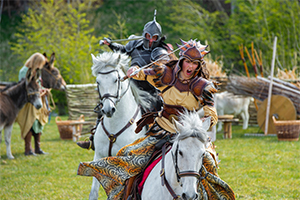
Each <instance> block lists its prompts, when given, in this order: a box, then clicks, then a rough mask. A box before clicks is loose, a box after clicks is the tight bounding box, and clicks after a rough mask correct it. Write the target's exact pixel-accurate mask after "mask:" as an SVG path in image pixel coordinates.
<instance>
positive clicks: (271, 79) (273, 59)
mask: <svg viewBox="0 0 300 200" xmlns="http://www.w3.org/2000/svg"><path fill="white" fill-rule="evenodd" d="M276 44H277V37H276V36H275V38H274V45H273V58H272V65H271V78H270V85H269V94H268V104H267V113H266V120H265V135H267V134H268V127H269V115H270V103H271V98H272V86H273V74H274V65H275V56H276Z"/></svg>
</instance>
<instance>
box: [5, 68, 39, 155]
mask: <svg viewBox="0 0 300 200" xmlns="http://www.w3.org/2000/svg"><path fill="white" fill-rule="evenodd" d="M31 74H32V71H31V69H28V71H27V73H26V78H25V79H22V80H21V81H19V82H18V83H13V84H11V85H8V86H7V87H6V88H4V89H3V90H1V91H0V142H1V141H2V135H1V133H2V130H4V137H5V144H6V155H7V157H8V158H9V159H14V157H13V155H12V153H11V146H10V143H11V131H12V127H13V123H14V121H15V119H16V117H17V115H18V113H19V111H20V110H21V109H22V108H23V106H24V105H25V104H26V103H27V102H30V103H31V104H33V105H34V107H36V108H37V109H40V108H41V107H42V100H41V96H40V92H39V88H40V87H39V85H38V83H37V79H38V78H39V75H40V69H37V73H36V75H35V76H33V77H32V78H31ZM0 157H1V156H0Z"/></svg>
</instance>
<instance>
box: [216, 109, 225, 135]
mask: <svg viewBox="0 0 300 200" xmlns="http://www.w3.org/2000/svg"><path fill="white" fill-rule="evenodd" d="M218 115H220V116H221V115H224V110H220V111H219V112H218ZM222 126H223V122H218V129H217V132H220V131H222Z"/></svg>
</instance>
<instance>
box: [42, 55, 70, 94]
mask: <svg viewBox="0 0 300 200" xmlns="http://www.w3.org/2000/svg"><path fill="white" fill-rule="evenodd" d="M44 56H45V57H46V58H47V55H46V53H44ZM54 60H55V53H52V54H51V57H50V61H48V59H47V61H46V63H45V65H44V66H43V68H42V80H43V81H42V85H43V87H45V88H53V89H57V90H62V91H64V90H65V89H66V82H65V80H64V79H63V77H62V76H61V75H60V72H59V70H58V69H57V68H56V67H54Z"/></svg>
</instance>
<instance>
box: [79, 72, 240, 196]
mask: <svg viewBox="0 0 300 200" xmlns="http://www.w3.org/2000/svg"><path fill="white" fill-rule="evenodd" d="M145 72H146V73H145ZM145 72H144V71H141V72H140V73H139V74H138V77H137V79H140V80H147V81H148V82H149V83H151V84H152V85H155V86H157V85H156V83H155V81H154V80H155V79H160V78H161V75H162V74H158V75H157V74H153V73H152V72H149V71H148V72H147V71H145ZM151 73H152V74H151ZM167 87H168V85H164V86H162V87H158V88H159V89H160V90H161V91H163V90H165V89H166V88H167ZM185 88H189V87H185ZM162 97H163V100H164V103H165V104H168V105H172V106H177V105H178V106H182V107H184V108H186V109H187V110H190V111H193V110H198V109H199V108H200V106H201V103H200V99H201V98H203V97H204V96H203V95H200V96H199V98H195V95H193V93H192V91H190V90H189V89H188V90H180V88H176V87H175V86H172V87H170V88H169V89H168V90H167V91H166V92H163V94H162ZM204 105H205V104H204ZM205 106H206V107H209V109H210V110H211V113H212V114H211V115H212V116H217V114H216V112H215V109H214V107H213V104H210V106H208V105H205ZM174 117H175V118H176V116H174ZM171 120H172V118H166V117H165V115H164V116H163V115H162V113H161V112H160V113H159V114H158V117H156V118H155V123H154V124H153V126H152V127H151V128H150V130H149V131H148V132H147V134H146V136H145V137H143V138H140V139H138V140H136V141H135V142H133V143H132V144H130V145H127V146H125V147H123V148H122V149H121V150H120V151H119V152H118V153H117V155H116V156H113V157H106V158H102V159H100V160H97V161H92V162H82V163H80V165H79V167H78V172H77V174H78V175H83V176H94V177H96V178H97V180H98V181H99V182H100V184H101V185H102V187H103V188H104V190H105V192H106V194H107V196H108V199H113V200H119V199H122V198H123V194H124V187H125V185H124V184H125V181H126V180H127V179H129V178H131V177H133V176H136V175H138V174H139V173H141V172H142V171H143V169H144V168H145V166H146V164H147V163H148V161H149V159H150V158H151V156H152V154H153V152H154V151H155V145H156V144H157V143H158V142H159V141H161V139H162V138H166V137H167V136H171V135H173V134H174V133H175V130H174V126H173V124H172V123H171ZM213 120H214V119H213ZM214 123H216V122H214ZM214 123H213V124H214ZM213 155H215V154H211V153H209V152H207V153H206V154H205V158H204V161H205V163H206V164H205V168H206V169H202V171H201V173H202V174H203V176H204V175H205V174H206V171H208V172H209V173H208V174H207V176H206V179H204V180H201V184H199V193H200V194H201V195H202V197H203V199H218V198H219V197H222V198H224V199H235V197H234V193H233V191H232V190H231V188H230V187H229V186H228V185H227V184H226V183H225V182H224V181H222V180H221V179H220V178H219V177H218V175H217V173H216V168H217V162H216V160H215V159H214V158H213ZM203 170H205V171H203Z"/></svg>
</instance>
